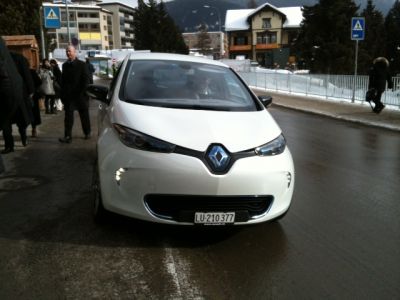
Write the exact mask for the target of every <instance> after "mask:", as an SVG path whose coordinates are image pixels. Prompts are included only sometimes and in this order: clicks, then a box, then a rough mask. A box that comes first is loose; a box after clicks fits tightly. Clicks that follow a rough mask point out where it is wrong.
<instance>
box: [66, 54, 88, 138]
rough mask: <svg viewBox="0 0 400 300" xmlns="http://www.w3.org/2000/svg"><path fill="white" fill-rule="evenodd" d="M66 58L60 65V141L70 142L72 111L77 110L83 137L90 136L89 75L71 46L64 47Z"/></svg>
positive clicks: (72, 123) (72, 121) (72, 120)
mask: <svg viewBox="0 0 400 300" xmlns="http://www.w3.org/2000/svg"><path fill="white" fill-rule="evenodd" d="M66 53H67V57H68V60H67V61H66V62H64V63H63V65H62V75H61V93H60V96H61V101H62V103H63V104H64V110H65V119H64V126H65V128H64V137H63V138H60V139H59V141H60V142H61V143H71V141H72V127H73V125H74V111H75V110H77V111H78V112H79V116H80V118H81V124H82V129H83V133H84V136H85V139H89V138H90V134H91V129H90V118H89V96H88V95H87V93H86V89H87V87H88V84H89V75H88V70H87V67H86V64H85V62H83V61H80V60H79V59H77V57H76V50H75V47H73V46H68V48H67V49H66Z"/></svg>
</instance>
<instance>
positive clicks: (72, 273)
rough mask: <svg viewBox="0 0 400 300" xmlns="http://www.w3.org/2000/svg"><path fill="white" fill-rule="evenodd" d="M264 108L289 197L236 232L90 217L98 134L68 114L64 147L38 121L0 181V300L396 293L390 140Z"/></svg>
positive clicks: (398, 270)
mask: <svg viewBox="0 0 400 300" xmlns="http://www.w3.org/2000/svg"><path fill="white" fill-rule="evenodd" d="M95 111H96V109H95V106H94V107H93V110H92V119H93V122H92V124H93V127H95V125H96V121H95ZM270 112H271V113H272V114H273V115H274V117H275V118H276V120H277V121H278V123H279V124H280V125H281V127H282V129H283V131H284V133H285V136H286V139H287V141H288V144H289V147H290V149H291V151H292V155H293V157H294V161H295V168H296V176H297V177H296V186H295V193H294V197H293V204H292V207H291V209H290V211H289V213H288V214H287V215H286V217H285V218H284V219H283V220H281V221H279V222H275V223H265V224H260V225H257V226H250V227H245V228H192V227H190V228H186V227H185V228H182V227H173V226H158V225H152V224H145V223H142V222H138V221H134V220H130V219H127V218H123V217H114V218H112V219H110V221H109V223H108V224H106V225H103V226H99V225H95V224H94V223H93V220H92V218H91V209H92V193H91V173H92V167H93V161H94V158H95V141H94V139H92V140H89V141H86V140H83V138H82V137H83V134H82V133H81V130H80V123H79V117H77V118H76V123H75V126H74V140H73V143H72V144H71V145H62V144H60V143H59V142H58V141H57V139H58V137H60V136H61V135H62V132H63V128H62V123H63V117H62V114H59V115H57V116H52V115H51V116H48V115H46V116H44V120H43V123H44V125H42V126H41V127H40V132H39V134H40V136H39V138H37V139H36V140H32V142H31V144H30V145H29V146H28V148H26V149H23V150H22V149H21V148H17V151H16V152H15V153H13V154H10V155H9V156H7V157H6V159H7V167H8V172H7V173H6V174H4V176H1V177H0V299H88V298H89V299H92V298H107V299H145V298H146V299H350V298H352V299H353V298H357V299H363V298H368V299H399V298H400V285H399V282H400V250H399V249H400V244H399V243H400V221H399V217H398V216H399V214H400V204H399V203H400V201H399V199H400V198H399V194H400V185H399V178H400V134H399V133H397V132H392V131H389V130H379V129H376V128H371V127H367V126H362V125H355V124H351V123H346V122H342V121H336V120H333V119H329V118H323V117H319V116H316V115H311V114H306V113H299V112H295V111H291V110H286V109H278V108H276V107H272V108H271V109H270ZM93 131H94V132H95V128H94V130H93ZM17 143H18V142H17Z"/></svg>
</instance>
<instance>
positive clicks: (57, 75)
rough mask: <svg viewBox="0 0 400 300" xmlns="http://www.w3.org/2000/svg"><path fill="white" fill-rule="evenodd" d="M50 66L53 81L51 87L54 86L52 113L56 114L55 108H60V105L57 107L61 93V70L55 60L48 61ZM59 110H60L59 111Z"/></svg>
mask: <svg viewBox="0 0 400 300" xmlns="http://www.w3.org/2000/svg"><path fill="white" fill-rule="evenodd" d="M50 66H51V70H52V72H53V75H54V80H53V86H54V92H55V96H54V98H55V101H54V103H55V108H54V113H57V107H60V106H62V105H59V101H61V100H60V97H61V95H60V93H61V70H60V67H59V66H58V63H57V61H56V60H55V59H50ZM60 110H61V109H60Z"/></svg>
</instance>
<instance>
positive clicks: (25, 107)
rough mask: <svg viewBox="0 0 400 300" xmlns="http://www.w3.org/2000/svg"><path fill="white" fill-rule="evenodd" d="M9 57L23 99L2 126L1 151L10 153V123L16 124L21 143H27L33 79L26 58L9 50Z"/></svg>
mask: <svg viewBox="0 0 400 300" xmlns="http://www.w3.org/2000/svg"><path fill="white" fill-rule="evenodd" d="M10 55H11V58H12V59H13V61H14V64H15V66H16V67H17V71H18V73H19V75H20V76H21V78H22V95H23V101H22V103H21V104H20V105H19V106H18V108H17V110H16V112H15V113H14V115H13V117H12V118H11V120H9V121H8V122H6V124H5V125H4V127H3V138H4V144H5V149H4V150H3V153H4V154H5V153H10V152H13V151H14V137H13V135H12V124H13V123H15V124H17V126H18V131H19V134H20V137H21V142H22V145H23V146H24V147H25V146H27V144H28V138H27V136H26V128H27V127H28V125H29V124H31V122H32V119H33V113H32V98H31V97H32V95H33V92H34V86H33V80H32V77H31V73H30V71H29V62H28V60H27V59H26V58H25V57H24V56H23V55H22V54H19V53H15V52H10Z"/></svg>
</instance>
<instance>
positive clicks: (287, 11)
mask: <svg viewBox="0 0 400 300" xmlns="http://www.w3.org/2000/svg"><path fill="white" fill-rule="evenodd" d="M266 7H269V8H271V9H273V10H275V11H277V12H278V13H281V14H282V15H284V16H285V17H286V20H285V23H284V24H283V28H298V27H300V24H301V22H302V20H303V12H302V7H301V6H295V7H281V8H278V7H276V6H274V5H271V4H269V3H265V4H263V5H261V6H259V7H257V8H255V9H231V10H228V11H227V12H226V18H225V30H226V31H239V30H249V29H250V24H249V22H248V19H249V18H251V17H252V16H254V15H255V14H256V13H257V12H259V11H261V10H263V9H264V8H266Z"/></svg>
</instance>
